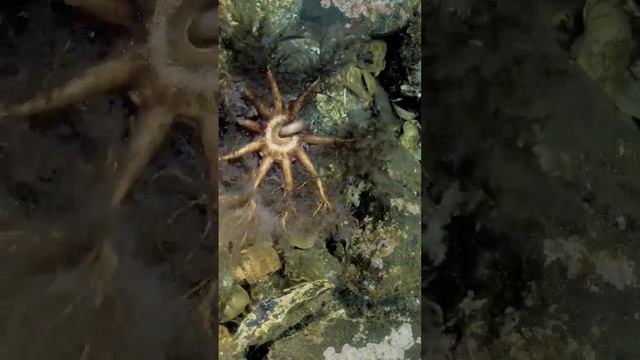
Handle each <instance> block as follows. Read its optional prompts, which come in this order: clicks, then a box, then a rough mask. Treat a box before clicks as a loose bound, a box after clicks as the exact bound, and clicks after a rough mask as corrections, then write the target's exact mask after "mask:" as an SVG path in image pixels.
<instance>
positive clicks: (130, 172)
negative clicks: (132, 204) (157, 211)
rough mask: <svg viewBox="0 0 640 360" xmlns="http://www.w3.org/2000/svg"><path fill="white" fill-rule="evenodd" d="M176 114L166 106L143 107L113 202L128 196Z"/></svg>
mask: <svg viewBox="0 0 640 360" xmlns="http://www.w3.org/2000/svg"><path fill="white" fill-rule="evenodd" d="M173 118H174V114H173V113H171V111H170V110H169V109H167V108H164V107H160V106H157V107H150V108H148V109H141V111H140V115H139V117H138V121H139V126H138V127H137V128H136V129H134V131H133V136H132V138H131V145H130V147H129V153H128V155H127V158H126V162H125V163H124V168H123V171H122V175H121V176H120V178H119V180H118V183H117V184H116V189H115V191H114V193H113V197H112V201H111V202H112V203H113V204H114V205H118V204H120V203H121V202H122V200H123V199H124V198H125V197H126V196H127V193H128V192H129V190H130V189H131V186H132V185H133V183H134V182H135V181H136V180H137V179H138V177H139V176H140V174H141V173H142V170H143V169H144V166H145V165H146V164H147V163H148V162H149V160H150V159H151V156H153V153H154V152H155V150H156V149H157V148H158V147H159V146H160V144H161V143H162V142H163V140H164V138H165V136H166V135H167V133H168V132H169V129H170V128H171V123H172V122H173Z"/></svg>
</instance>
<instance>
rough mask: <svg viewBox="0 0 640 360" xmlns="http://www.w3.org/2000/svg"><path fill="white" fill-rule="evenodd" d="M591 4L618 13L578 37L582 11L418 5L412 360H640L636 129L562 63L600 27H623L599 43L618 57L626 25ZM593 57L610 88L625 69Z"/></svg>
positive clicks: (496, 1)
mask: <svg viewBox="0 0 640 360" xmlns="http://www.w3.org/2000/svg"><path fill="white" fill-rule="evenodd" d="M589 3H590V4H592V5H598V6H600V9H607V8H608V9H612V8H613V9H617V10H615V11H610V12H608V13H606V14H607V15H606V16H604V17H602V18H601V20H602V21H598V22H596V21H586V22H585V21H583V19H582V18H581V16H582V8H581V7H582V5H583V2H581V1H569V0H566V1H546V0H545V1H537V2H528V1H504V0H462V1H456V2H446V1H428V2H427V3H426V4H425V5H423V13H424V18H423V21H424V23H423V26H424V28H425V41H424V49H425V54H424V64H425V66H426V69H427V71H426V72H425V80H424V84H425V86H424V89H425V91H426V93H425V104H424V106H425V108H424V111H423V113H424V114H425V117H426V118H427V119H428V121H426V122H425V134H424V137H423V139H424V140H425V145H424V146H425V155H424V156H423V160H424V161H425V167H426V171H427V174H428V177H427V178H426V181H423V189H424V194H425V197H424V199H423V219H424V220H423V221H424V223H425V224H426V225H427V227H426V229H425V232H424V236H423V264H424V268H423V292H424V294H425V298H424V299H423V326H424V330H423V335H422V338H423V346H424V349H423V351H424V352H425V353H424V354H423V356H424V357H425V358H429V359H475V360H477V359H637V358H639V357H640V344H639V343H638V339H637V337H636V336H634V335H633V334H635V333H637V332H638V331H639V330H640V306H639V305H640V304H639V301H640V298H639V297H638V281H637V276H638V275H637V274H638V266H637V262H638V261H639V260H640V247H639V246H638V244H637V243H636V242H637V240H638V238H639V228H638V224H639V219H640V206H639V205H640V198H639V197H638V193H639V192H638V190H639V188H638V184H639V183H640V181H639V180H640V172H639V171H638V153H639V150H640V132H639V131H640V130H639V128H638V126H637V124H638V123H637V119H632V118H631V117H629V116H628V115H625V114H622V113H621V112H620V111H618V110H617V109H616V107H615V105H614V99H612V97H611V94H610V93H608V92H607V90H608V89H606V88H604V87H603V86H601V85H600V84H602V83H601V82H600V81H599V80H600V79H598V78H597V77H596V80H592V79H591V77H590V76H591V74H593V72H590V71H592V70H593V69H591V70H589V71H588V72H585V71H583V69H582V68H581V67H580V65H579V64H578V62H576V61H574V59H575V56H576V55H575V54H578V55H577V56H578V59H581V58H580V56H584V55H585V53H580V52H579V51H580V50H579V49H577V51H578V52H577V53H576V47H578V46H584V43H583V44H582V45H581V44H580V42H581V41H583V42H584V41H585V40H581V37H580V35H581V34H582V33H584V29H585V24H587V27H588V30H589V32H590V34H599V35H602V36H613V34H616V32H618V31H621V30H624V29H623V27H622V26H620V24H621V22H620V21H614V22H613V23H612V22H611V21H607V19H611V18H612V17H613V18H614V19H615V16H620V14H625V15H624V16H629V19H630V23H631V25H632V26H631V30H632V32H629V33H628V34H623V33H619V35H620V36H619V37H618V39H620V42H613V41H610V42H609V44H615V45H616V46H623V47H624V46H629V48H630V49H631V48H632V47H631V44H632V43H631V40H632V39H638V37H637V35H638V29H639V28H638V24H639V22H638V20H639V19H638V18H637V14H634V13H633V11H631V12H625V11H624V9H623V5H624V4H623V3H624V2H622V1H605V0H599V1H590V2H589ZM627 4H628V3H627ZM592 9H597V7H593V8H592ZM620 10H622V11H620ZM619 19H620V18H617V20H619ZM632 35H633V36H632ZM584 39H586V41H587V42H589V41H593V40H594V38H593V37H592V38H588V37H587V38H584ZM624 41H629V42H624ZM574 44H575V45H574ZM587 45H589V46H593V45H594V44H593V43H591V44H587ZM592 48H593V49H595V51H594V52H593V53H590V54H586V55H588V56H592V58H590V60H593V62H592V63H591V64H592V65H593V66H594V67H595V68H596V69H599V71H600V72H601V73H602V74H605V75H607V76H613V74H610V73H608V72H609V70H611V69H615V66H614V64H616V63H619V62H620V61H625V62H626V61H627V60H629V59H624V58H623V57H621V56H623V55H624V51H615V49H614V51H611V52H607V51H608V50H607V48H606V47H605V48H602V49H597V48H595V47H592ZM619 49H620V48H618V50H619ZM600 50H602V51H605V52H604V53H599V52H598V51H600ZM637 54H638V51H637V47H634V48H633V50H632V51H631V59H630V62H631V63H634V62H635V61H636V59H637ZM598 55H603V56H601V57H600V58H598ZM598 60H599V62H598ZM629 66H630V64H629V63H624V64H623V70H626V69H628V67H629ZM615 100H617V99H615Z"/></svg>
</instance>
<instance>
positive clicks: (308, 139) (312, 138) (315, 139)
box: [302, 135, 353, 145]
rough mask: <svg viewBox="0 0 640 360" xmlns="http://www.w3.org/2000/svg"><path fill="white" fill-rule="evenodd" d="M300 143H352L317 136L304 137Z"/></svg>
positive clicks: (345, 140)
mask: <svg viewBox="0 0 640 360" xmlns="http://www.w3.org/2000/svg"><path fill="white" fill-rule="evenodd" d="M302 141H304V142H305V143H307V144H310V145H326V144H342V143H347V142H351V141H353V139H340V138H334V137H328V136H319V135H304V136H303V137H302Z"/></svg>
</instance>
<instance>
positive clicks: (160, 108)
mask: <svg viewBox="0 0 640 360" xmlns="http://www.w3.org/2000/svg"><path fill="white" fill-rule="evenodd" d="M66 3H67V4H70V5H72V6H76V7H78V8H79V9H81V10H83V11H85V12H87V13H90V14H92V15H94V16H97V17H98V18H100V19H102V20H104V21H106V22H108V23H111V24H116V25H123V26H126V27H128V28H129V29H130V30H131V33H132V34H137V33H138V32H139V31H140V30H143V32H144V33H145V36H144V38H145V39H146V41H141V42H136V41H135V39H134V40H133V41H132V43H133V44H132V45H129V46H128V47H127V48H126V49H124V50H123V51H122V52H118V53H117V54H114V56H112V57H110V58H109V59H107V60H105V61H104V62H102V63H100V64H98V65H95V66H93V67H91V68H90V69H88V70H87V71H86V73H85V74H84V75H82V76H81V77H79V78H76V79H73V80H71V81H69V82H68V83H67V84H65V85H62V86H60V87H58V88H55V89H53V90H51V91H49V92H48V93H45V94H40V95H37V96H36V97H34V98H32V99H31V100H28V101H26V102H24V103H20V104H14V105H6V106H0V117H5V116H29V115H34V114H38V113H43V112H47V111H51V110H55V109H59V108H61V107H64V106H67V105H71V104H73V103H75V102H78V101H81V100H84V99H86V98H89V97H91V96H96V95H99V94H102V93H105V92H107V91H110V90H115V89H119V88H123V87H128V88H131V89H134V90H136V92H137V94H138V100H139V101H137V103H138V105H139V110H138V119H137V123H136V127H135V129H133V131H132V136H131V139H130V149H129V152H128V154H127V157H126V159H125V162H124V165H123V167H122V169H121V170H120V171H121V173H120V175H119V177H118V180H117V183H116V185H115V189H114V192H113V195H112V199H111V200H112V203H113V204H114V205H118V204H120V203H121V202H122V201H123V199H124V198H125V197H126V195H127V194H128V192H129V191H130V189H131V187H132V186H133V184H134V183H135V181H136V180H137V179H138V177H139V176H140V174H141V173H142V170H143V169H144V166H145V165H146V164H147V163H148V162H149V160H150V159H151V157H152V155H153V153H154V152H155V151H156V150H157V149H158V147H159V146H160V145H161V143H162V142H163V140H164V138H165V137H166V135H167V133H168V132H169V129H170V128H171V125H172V123H173V122H174V120H175V119H176V118H177V117H182V118H183V120H187V121H189V122H190V123H193V122H195V123H196V124H197V125H198V127H199V130H200V132H201V137H202V142H203V145H204V149H205V152H206V155H207V157H208V158H209V160H210V177H211V178H212V182H213V183H214V184H215V183H216V180H215V177H216V176H217V164H216V158H217V150H218V115H217V109H218V103H217V100H216V99H217V84H218V78H217V57H218V56H217V26H216V24H217V9H216V8H215V7H214V5H213V3H212V2H211V1H210V0H157V1H156V2H155V7H154V10H153V14H152V16H150V17H149V19H147V21H146V22H145V23H144V25H145V26H144V29H142V28H141V26H140V24H139V22H137V21H136V11H135V9H134V7H132V5H131V2H129V1H127V0H108V1H105V0H88V1H79V0H66ZM132 37H133V36H132Z"/></svg>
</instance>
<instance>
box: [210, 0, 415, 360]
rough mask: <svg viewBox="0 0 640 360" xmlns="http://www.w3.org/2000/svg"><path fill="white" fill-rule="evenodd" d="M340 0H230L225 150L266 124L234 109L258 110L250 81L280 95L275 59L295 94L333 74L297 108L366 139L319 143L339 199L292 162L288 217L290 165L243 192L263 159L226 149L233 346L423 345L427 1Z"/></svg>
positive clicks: (341, 351)
mask: <svg viewBox="0 0 640 360" xmlns="http://www.w3.org/2000/svg"><path fill="white" fill-rule="evenodd" d="M375 2H376V1H371V3H375ZM378 2H380V1H378ZM325 3H326V4H325ZM330 3H331V2H320V1H311V0H309V1H299V0H279V1H266V0H264V1H261V0H258V1H255V2H253V3H249V2H235V1H221V3H220V19H221V23H220V30H221V42H220V43H221V55H220V68H221V73H222V74H223V75H222V76H221V89H222V91H223V94H222V100H221V103H222V105H221V106H222V108H221V111H220V114H221V122H220V129H221V131H220V143H221V154H225V153H227V152H229V151H231V150H232V149H237V148H239V147H241V146H243V145H245V144H247V143H249V142H250V141H251V140H252V139H253V138H254V137H255V136H256V135H254V134H251V133H250V132H249V131H247V130H245V129H243V128H241V127H240V126H237V125H236V124H235V121H236V119H243V118H253V119H256V118H257V113H256V110H255V109H253V107H252V106H251V105H250V103H249V102H248V101H247V99H246V98H245V97H244V96H243V95H242V87H243V86H248V87H250V88H251V89H252V90H253V92H254V93H256V94H257V95H259V97H261V98H263V99H264V100H265V101H268V102H270V101H271V100H272V98H271V95H272V94H271V91H270V89H269V85H268V83H267V77H266V68H267V65H269V66H270V67H271V69H272V70H273V73H274V75H275V78H276V80H277V82H278V83H279V85H280V88H281V90H282V92H283V97H284V99H285V102H288V101H291V100H293V99H295V98H296V96H297V95H299V94H300V92H302V90H303V89H304V87H305V85H307V84H308V83H310V82H311V81H313V80H315V79H316V78H318V77H320V79H321V81H320V86H319V90H318V92H317V94H316V95H315V96H314V97H313V99H312V100H311V101H309V102H308V104H307V105H306V106H305V107H304V108H303V110H302V112H301V114H300V117H301V118H302V119H305V121H307V123H308V125H309V127H310V130H311V131H312V132H314V133H316V134H321V135H325V136H334V137H340V138H353V139H355V141H354V142H353V143H348V144H341V145H338V146H327V145H311V146H309V147H308V148H307V152H308V154H309V157H310V158H311V161H312V162H313V163H314V165H315V167H316V169H318V172H319V173H320V177H321V179H322V181H323V183H324V185H325V188H326V189H327V197H328V198H329V200H330V201H331V203H332V205H333V208H332V209H331V210H330V211H327V210H323V209H320V210H318V212H317V213H316V210H317V209H318V201H319V195H318V191H317V189H316V188H315V187H314V184H313V182H312V181H311V179H310V178H309V176H308V174H307V173H306V172H305V170H304V168H303V167H302V166H301V164H300V163H299V162H297V161H296V162H294V163H293V166H292V167H293V179H294V187H295V191H294V194H293V196H292V199H291V203H292V207H293V208H295V211H293V212H292V211H290V212H289V213H288V214H289V215H288V217H287V224H286V229H283V228H282V227H281V226H280V225H279V220H280V218H279V215H280V214H281V213H282V212H283V211H285V210H287V208H286V207H285V202H284V201H283V189H282V180H281V179H282V170H281V168H280V166H279V165H278V164H276V165H274V167H273V169H272V170H271V171H270V173H269V174H268V175H267V176H266V178H265V180H264V181H263V182H262V183H261V184H260V187H259V188H258V191H257V193H256V196H255V198H254V199H253V200H254V202H251V203H248V204H238V203H233V201H232V199H234V196H237V195H238V194H240V193H242V192H243V191H244V190H245V189H246V187H247V184H249V181H250V179H251V175H252V174H253V173H254V172H255V171H256V170H257V168H258V166H259V164H260V159H259V157H257V156H255V155H253V156H245V157H243V158H241V159H238V160H237V161H230V162H227V161H223V162H221V163H220V174H221V178H220V196H221V199H222V200H221V205H220V222H221V223H223V224H233V226H227V227H221V229H220V234H219V235H220V237H219V245H220V249H219V252H220V258H221V259H225V261H221V263H220V269H219V276H220V289H219V293H220V299H219V300H220V309H221V314H220V318H221V320H222V321H223V322H222V323H221V326H220V334H219V336H220V351H221V353H220V355H221V358H223V359H231V358H243V357H244V356H246V357H247V358H249V359H263V358H268V359H299V358H300V354H305V355H304V356H305V359H355V358H362V359H418V358H420V356H419V351H420V344H419V343H420V331H419V329H420V321H419V319H420V317H419V316H418V314H419V311H420V308H419V292H418V291H419V279H420V274H419V261H420V260H419V251H420V248H419V241H418V239H419V236H420V229H419V228H418V226H417V225H418V224H419V216H420V215H419V214H420V212H419V191H420V190H419V186H420V185H419V184H420V182H419V181H420V175H419V171H420V162H419V156H420V155H419V154H420V139H419V131H420V130H419V129H420V124H419V122H418V121H417V119H419V118H420V117H419V106H418V104H419V102H420V86H419V84H420V83H419V78H420V73H419V71H420V66H419V64H420V56H419V46H420V40H419V39H420V25H419V24H420V22H419V21H420V17H419V3H418V2H417V1H402V2H401V5H402V6H398V7H397V8H396V9H395V10H397V13H394V14H393V15H392V16H389V17H387V18H386V19H387V21H386V22H385V21H384V20H380V18H376V17H375V16H374V14H369V15H370V17H359V18H360V21H359V22H357V21H356V20H354V19H352V18H349V17H346V16H345V13H343V11H346V10H345V9H343V8H338V7H336V6H334V5H331V4H330ZM363 3H365V2H363ZM380 3H385V2H384V1H382V2H380ZM385 11H386V10H385ZM347 24H349V25H350V26H351V27H350V28H349V29H347V27H346V26H345V25H347ZM349 33H351V35H352V36H347V35H348V34H349ZM354 34H355V35H354ZM376 34H377V35H376ZM360 35H361V36H360ZM373 35H376V36H373ZM392 103H393V104H395V105H393V104H392ZM227 201H228V202H229V204H227V203H226V202H227ZM247 229H248V230H247Z"/></svg>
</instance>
